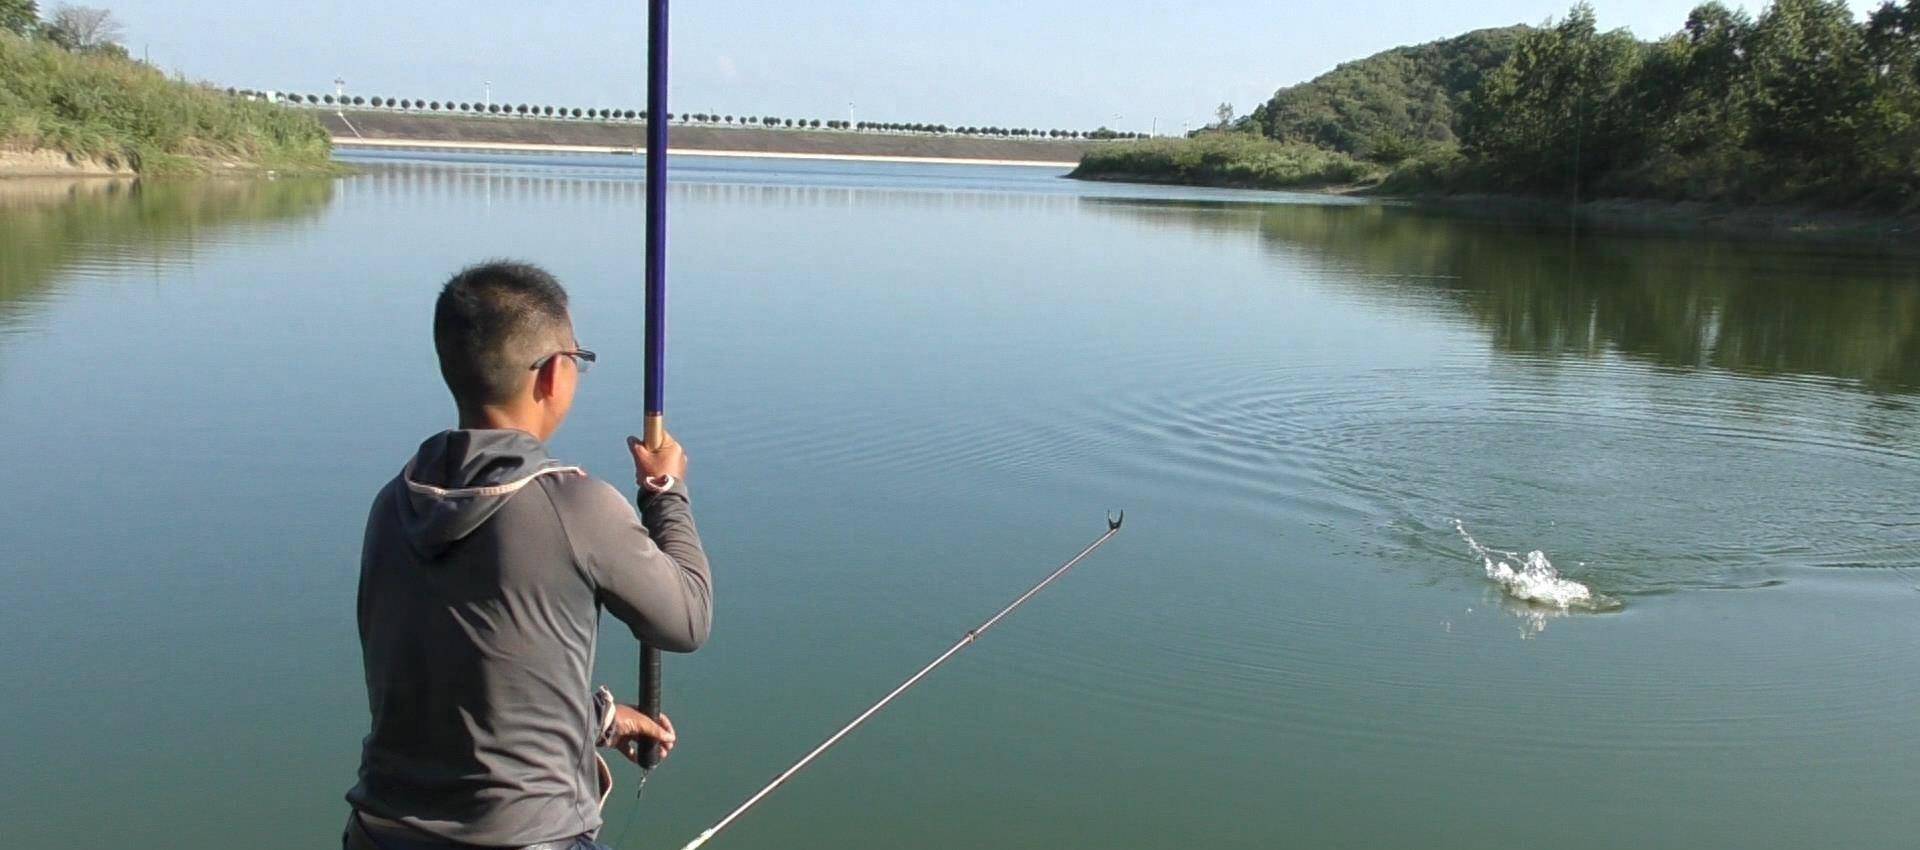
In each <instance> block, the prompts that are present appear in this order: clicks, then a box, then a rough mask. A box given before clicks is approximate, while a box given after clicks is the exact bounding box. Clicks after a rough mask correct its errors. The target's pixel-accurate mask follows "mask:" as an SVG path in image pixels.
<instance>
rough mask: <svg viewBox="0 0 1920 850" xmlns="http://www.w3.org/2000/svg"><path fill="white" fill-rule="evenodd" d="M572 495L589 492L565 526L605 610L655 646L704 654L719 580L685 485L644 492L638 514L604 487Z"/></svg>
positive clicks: (589, 486) (598, 484)
mask: <svg viewBox="0 0 1920 850" xmlns="http://www.w3.org/2000/svg"><path fill="white" fill-rule="evenodd" d="M583 485H584V486H583ZM573 488H579V489H580V490H584V491H586V492H579V493H577V495H579V496H580V497H581V498H579V499H578V501H577V503H576V504H575V505H573V507H576V508H577V509H578V510H577V512H571V511H564V510H563V511H562V514H563V520H562V521H563V522H564V523H565V526H566V529H567V537H568V539H569V540H570V541H571V543H572V545H573V548H574V557H575V558H577V559H578V561H579V564H580V568H581V569H582V570H583V571H584V572H585V573H586V574H587V577H588V580H589V581H591V582H592V583H593V585H594V594H595V597H596V598H597V599H598V600H599V601H600V604H601V605H604V606H605V607H606V609H607V610H608V611H609V612H612V614H613V616H615V617H617V618H619V619H620V621H621V622H623V623H626V624H627V628H628V629H629V630H631V631H632V632H633V636H634V637H635V638H638V639H640V640H643V641H646V642H647V643H648V644H649V645H652V646H655V647H658V648H660V649H663V650H666V651H668V652H692V651H694V650H696V649H699V648H700V645H701V644H703V643H706V640H707V634H708V632H709V630H710V629H711V627H712V623H713V579H712V575H711V573H710V572H709V568H708V564H707V553H706V549H705V547H703V546H702V545H701V544H700V532H699V530H698V529H697V528H695V527H694V524H693V506H692V503H691V502H690V501H689V498H688V493H687V486H686V483H685V482H676V483H675V484H674V486H673V488H672V489H670V490H667V491H666V492H663V493H644V492H643V493H641V494H640V499H639V505H640V511H639V513H635V511H634V508H633V506H632V505H629V504H628V503H627V500H626V499H625V497H623V496H621V495H620V491H618V490H615V489H614V488H613V487H612V486H611V485H608V484H606V483H605V482H602V481H594V480H589V481H587V482H582V483H581V484H571V485H570V486H569V487H568V489H573ZM569 513H572V514H573V515H570V516H569V515H567V514H569ZM643 520H644V522H643Z"/></svg>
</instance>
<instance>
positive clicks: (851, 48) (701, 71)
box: [42, 0, 1878, 132]
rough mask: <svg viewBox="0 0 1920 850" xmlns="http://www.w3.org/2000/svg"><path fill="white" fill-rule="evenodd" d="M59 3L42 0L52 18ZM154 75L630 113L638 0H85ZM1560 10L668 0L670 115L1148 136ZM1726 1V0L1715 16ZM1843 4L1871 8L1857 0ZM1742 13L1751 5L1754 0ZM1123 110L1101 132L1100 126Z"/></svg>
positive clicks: (1219, 0)
mask: <svg viewBox="0 0 1920 850" xmlns="http://www.w3.org/2000/svg"><path fill="white" fill-rule="evenodd" d="M54 2H57V0H51V2H50V0H42V5H43V6H52V5H54ZM83 2H85V3H87V4H90V5H104V6H107V7H109V8H111V9H113V10H114V11H115V12H116V13H117V14H118V15H119V16H120V18H121V19H122V20H123V21H124V22H125V23H126V36H127V39H126V40H127V46H128V48H129V49H131V50H132V52H133V53H134V55H136V56H138V55H140V54H141V52H142V51H143V50H145V51H147V52H148V53H149V55H150V56H151V58H152V59H153V61H154V62H155V63H156V64H158V65H160V66H161V67H163V68H167V69H170V70H178V71H180V72H182V73H184V74H186V75H187V76H188V77H192V78H195V79H204V80H209V81H213V82H217V83H219V84H221V85H230V86H237V87H242V88H262V89H279V90H295V91H302V92H307V91H312V92H320V93H324V92H327V91H330V90H331V89H332V80H333V78H334V77H335V76H341V77H344V78H345V79H346V80H347V82H348V88H349V90H350V91H351V92H354V93H358V94H362V95H383V96H389V97H409V98H411V97H421V98H428V99H438V100H447V99H454V100H479V99H480V98H481V94H482V84H483V82H485V81H487V80H491V81H492V82H493V94H494V98H495V99H496V100H497V101H502V102H508V103H520V102H529V103H539V104H554V105H561V104H563V103H564V104H566V105H576V106H622V107H632V108H636V109H637V108H639V107H640V106H641V105H642V101H643V100H644V92H643V89H644V82H643V81H644V78H645V67H646V65H645V63H646V55H645V39H646V12H645V3H644V2H640V0H625V2H617V3H616V2H609V0H566V1H565V2H546V3H534V2H526V0H413V2H409V0H390V1H389V2H368V0H335V2H331V3H319V4H292V5H290V6H282V5H280V4H278V3H234V2H230V0H223V2H213V1H212V0H83ZM1570 5H1571V0H1484V2H1479V3H1445V2H1433V0H1424V2H1414V1H1413V0H1339V2H1333V0H1293V2H1271V0H1270V2H1251V0H1212V1H1211V2H1208V0H1201V2H1162V0H1100V2H1092V0H1024V2H1009V0H962V2H952V3H927V2H892V3H883V2H853V1H852V0H807V2H792V0H782V2H773V0H681V2H679V3H677V4H675V6H674V13H673V38H674V43H673V90H672V105H673V108H674V111H676V112H681V111H685V112H708V111H711V112H719V113H733V114H756V115H765V114H771V115H780V116H791V117H798V116H808V117H817V118H822V119H826V118H840V117H845V116H846V115H847V104H848V102H849V101H851V102H853V104H854V115H855V118H856V119H859V120H879V121H884V120H898V121H927V122H935V123H947V124H955V125H959V124H1000V125H1006V126H1032V127H1039V128H1042V129H1048V128H1053V127H1069V128H1079V129H1089V128H1092V127H1094V126H1097V125H1100V124H1103V123H1104V124H1110V125H1115V126H1119V127H1121V128H1123V129H1130V130H1139V131H1145V130H1147V129H1148V127H1149V123H1150V122H1151V121H1152V120H1153V119H1154V118H1156V117H1157V118H1158V119H1159V128H1160V130H1161V131H1162V132H1166V131H1169V130H1172V131H1178V130H1179V129H1180V126H1181V123H1182V122H1183V121H1185V122H1191V123H1193V124H1195V125H1198V124H1199V123H1201V122H1204V121H1206V120H1208V118H1209V116H1210V114H1211V112H1212V109H1213V107H1214V106H1215V105H1216V104H1218V103H1220V102H1222V101H1228V102H1231V103H1233V104H1234V106H1235V108H1236V109H1238V110H1239V111H1242V112H1245V111H1247V110H1250V109H1252V108H1253V107H1254V106H1255V105H1256V104H1258V103H1259V102H1261V101H1262V100H1264V99H1266V97H1267V96H1268V95H1270V94H1272V92H1273V90H1274V89H1275V88H1277V87H1279V86H1282V85H1287V84H1290V83H1295V82H1300V81H1303V80H1306V79H1309V78H1311V77H1313V76H1315V75H1318V74H1320V73H1321V72H1323V71H1326V70H1328V69H1330V68H1332V67H1333V66H1334V65H1336V64H1338V63H1340V62H1343V61H1347V60H1350V59H1357V58H1360V57H1362V56H1366V55H1368V54H1371V53H1374V52H1377V51H1380V50H1384V49H1387V48H1390V47H1394V46H1397V45H1401V44H1413V43H1418V42H1423V41H1431V40H1433V39H1437V38H1444V37H1447V36H1451V35H1455V34H1458V33H1461V32H1464V31H1467V30H1470V29H1476V28H1480V27H1489V26H1503V25H1506V24H1514V23H1539V22H1541V21H1542V20H1544V19H1546V18H1548V17H1551V16H1558V15H1561V14H1564V13H1565V11H1566V10H1567V8H1568V6H1570ZM1594 5H1595V8H1596V9H1597V11H1598V13H1599V16H1600V22H1601V25H1602V26H1603V27H1607V28H1614V27H1626V28H1628V29H1631V30H1632V31H1633V32H1634V33H1635V34H1636V35H1638V36H1640V37H1642V38H1652V37H1654V36H1657V35H1662V34H1665V33H1669V32H1672V31H1674V30H1677V29H1679V27H1680V24H1681V23H1682V22H1683V21H1684V20H1685V19H1686V14H1687V11H1688V10H1689V9H1690V8H1692V7H1693V6H1694V5H1695V0H1595V4H1594ZM1730 5H1735V4H1730ZM1852 5H1853V8H1854V9H1855V11H1856V12H1858V13H1862V14H1864V12H1865V10H1867V9H1869V8H1872V7H1874V6H1877V5H1878V2H1877V0H1852ZM1747 6H1748V8H1750V9H1755V10H1757V9H1758V8H1759V4H1757V3H1748V4H1747ZM1116 115H1120V116H1123V117H1121V118H1120V119H1118V123H1117V124H1116V119H1115V116H1116Z"/></svg>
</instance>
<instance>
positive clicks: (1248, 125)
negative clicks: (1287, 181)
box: [1238, 27, 1528, 159]
mask: <svg viewBox="0 0 1920 850" xmlns="http://www.w3.org/2000/svg"><path fill="white" fill-rule="evenodd" d="M1527 31H1528V28H1527V27H1507V28H1504V29H1486V30H1475V31H1473V32H1470V33H1467V34H1466V35H1462V36H1459V37H1456V38H1450V39H1446V40H1444V41H1436V42H1431V43H1429V44H1421V45H1417V46H1413V47H1397V48H1394V49H1392V50H1389V51H1386V52H1385V53H1376V54H1374V55H1372V56H1369V57H1367V58H1365V59H1361V60H1358V61H1355V62H1347V63H1345V64H1342V65H1340V66H1339V67H1337V68H1334V69H1333V70H1332V71H1328V72H1327V73H1325V74H1322V75H1320V76H1318V77H1315V78H1313V79H1312V80H1309V81H1307V82H1305V83H1301V84H1300V85H1297V86H1288V87H1286V88H1283V89H1281V90H1279V91H1277V92H1274V95H1273V97H1272V98H1271V99H1269V100H1268V101H1267V102H1266V103H1263V104H1261V105H1260V106H1258V107H1256V108H1255V109H1254V110H1253V114H1252V115H1250V116H1248V117H1246V118H1244V119H1242V120H1241V122H1240V124H1239V126H1238V129H1240V130H1242V131H1257V132H1258V133H1260V134H1261V135H1264V136H1266V137H1267V138H1269V139H1278V140H1281V141H1290V142H1307V143H1310V144H1315V145H1319V146H1321V147H1325V148H1331V149H1333V150H1337V151H1341V152H1344V153H1349V154H1354V155H1358V156H1368V157H1374V158H1383V159H1398V158H1400V157H1402V156H1405V155H1407V154H1411V153H1414V152H1416V151H1418V150H1420V149H1422V148H1424V147H1425V146H1427V145H1429V144H1442V145H1447V144H1454V143H1456V142H1457V141H1458V140H1459V132H1458V126H1459V120H1460V117H1459V116H1460V106H1461V103H1462V102H1463V101H1464V100H1465V99H1466V98H1467V97H1469V96H1470V95H1472V93H1473V92H1474V90H1475V89H1477V88H1479V86H1480V82H1481V80H1482V79H1484V78H1485V77H1486V75H1487V74H1488V73H1489V72H1491V71H1493V70H1494V69H1496V68H1499V67H1500V66H1501V65H1502V64H1504V63H1505V62H1506V61H1507V58H1508V57H1509V56H1511V55H1513V49H1514V46H1515V45H1516V44H1518V43H1519V41H1520V38H1521V36H1523V35H1524V34H1526V32H1527Z"/></svg>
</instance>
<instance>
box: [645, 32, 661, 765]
mask: <svg viewBox="0 0 1920 850" xmlns="http://www.w3.org/2000/svg"><path fill="white" fill-rule="evenodd" d="M646 275H647V325H646V327H647V330H646V334H647V337H646V346H647V353H646V419H645V424H644V426H643V429H642V431H641V438H640V439H641V442H643V443H645V444H646V447H647V450H648V451H659V450H660V447H661V446H662V445H663V444H665V443H666V439H667V418H666V410H667V406H666V386H667V0H648V3H647V246H646ZM639 708H640V710H641V711H643V712H646V715H647V716H648V717H651V718H653V719H654V720H655V721H658V720H660V717H661V714H660V648H659V647H655V646H648V645H647V643H646V642H645V641H642V642H641V643H640V705H639ZM641 746H643V747H644V748H645V749H644V751H643V752H641V753H640V754H639V755H640V758H639V762H640V769H641V770H642V771H647V772H651V771H652V770H653V769H654V768H655V767H656V766H658V765H659V764H660V758H661V756H660V745H659V744H658V743H652V744H644V745H641ZM645 775H646V774H645V773H643V774H642V776H643V777H644V776H645ZM645 782H646V780H645V779H644V778H643V779H642V780H641V784H642V787H644V786H645Z"/></svg>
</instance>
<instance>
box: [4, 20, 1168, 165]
mask: <svg viewBox="0 0 1920 850" xmlns="http://www.w3.org/2000/svg"><path fill="white" fill-rule="evenodd" d="M0 2H7V0H0ZM227 93H228V94H230V95H234V96H236V97H247V98H262V97H267V96H268V94H269V93H268V92H264V91H256V90H253V89H236V88H229V89H227ZM273 96H274V97H277V98H281V99H284V100H286V101H287V102H289V103H293V104H296V105H305V106H314V107H325V106H332V107H335V108H342V107H352V108H362V109H396V110H400V111H404V112H430V113H432V112H448V113H454V114H463V115H490V116H499V117H505V118H556V119H572V120H581V121H588V120H590V121H646V120H647V112H646V110H644V109H611V108H606V107H578V106H573V107H569V106H553V105H542V104H531V103H476V102H473V101H459V100H427V99H417V98H393V97H383V96H372V97H368V96H365V95H339V96H335V95H331V94H300V93H288V92H276V93H273ZM667 120H668V121H674V122H679V123H685V124H710V125H719V126H732V127H764V128H779V129H790V130H820V129H827V130H845V131H851V132H863V133H924V134H933V135H964V136H992V137H1000V138H1016V139H1096V140H1104V139H1137V138H1142V137H1143V136H1142V134H1140V133H1124V132H1120V131H1116V130H1111V129H1108V128H1106V127H1101V128H1099V129H1096V130H1084V131H1083V130H1062V129H1052V130H1041V129H1037V128H1028V127H1000V126H972V125H969V126H951V125H947V124H927V123H917V122H916V123H907V122H889V121H839V120H830V119H829V120H822V119H819V118H783V117H778V116H773V115H723V114H720V113H713V112H693V113H686V112H669V113H667Z"/></svg>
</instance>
